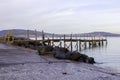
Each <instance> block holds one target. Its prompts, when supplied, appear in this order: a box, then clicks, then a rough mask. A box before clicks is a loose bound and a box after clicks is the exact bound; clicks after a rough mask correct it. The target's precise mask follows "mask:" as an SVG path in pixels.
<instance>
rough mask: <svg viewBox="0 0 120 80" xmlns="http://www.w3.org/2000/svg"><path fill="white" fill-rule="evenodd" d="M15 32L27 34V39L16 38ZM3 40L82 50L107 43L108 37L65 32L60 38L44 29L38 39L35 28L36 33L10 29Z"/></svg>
mask: <svg viewBox="0 0 120 80" xmlns="http://www.w3.org/2000/svg"><path fill="white" fill-rule="evenodd" d="M15 34H24V35H25V36H26V39H23V40H22V39H20V40H19V39H18V40H16V39H15V36H14V35H15ZM30 35H34V36H35V39H34V40H31V39H30ZM4 38H5V39H4ZM3 41H6V42H7V43H14V42H33V43H42V44H47V45H49V46H53V47H54V46H58V47H64V48H67V49H69V50H71V51H74V50H76V51H81V50H84V49H87V48H94V47H100V46H104V45H107V39H106V38H105V37H100V36H99V38H97V37H95V36H91V37H89V39H88V37H86V38H85V37H84V38H83V37H82V38H81V37H77V36H76V37H75V36H73V34H70V36H69V37H68V36H66V35H65V34H64V35H63V36H60V37H59V38H56V37H55V34H53V35H52V36H50V37H47V38H46V36H45V34H44V32H43V31H42V34H41V39H38V34H37V31H36V30H35V32H34V33H30V32H29V30H27V32H26V33H14V31H13V30H12V32H10V31H8V34H6V36H5V37H3Z"/></svg>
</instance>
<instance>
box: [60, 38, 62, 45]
mask: <svg viewBox="0 0 120 80" xmlns="http://www.w3.org/2000/svg"><path fill="white" fill-rule="evenodd" d="M60 47H62V42H61V36H60Z"/></svg>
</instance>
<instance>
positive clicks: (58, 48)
mask: <svg viewBox="0 0 120 80" xmlns="http://www.w3.org/2000/svg"><path fill="white" fill-rule="evenodd" d="M53 51H60V52H64V53H67V52H69V50H68V49H67V48H63V47H57V46H55V47H54V49H53Z"/></svg>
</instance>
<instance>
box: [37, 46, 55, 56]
mask: <svg viewBox="0 0 120 80" xmlns="http://www.w3.org/2000/svg"><path fill="white" fill-rule="evenodd" d="M52 50H53V47H52V46H41V47H39V49H38V52H39V55H45V54H47V53H48V52H51V51H52Z"/></svg>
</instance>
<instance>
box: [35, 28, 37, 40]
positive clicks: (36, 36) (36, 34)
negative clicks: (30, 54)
mask: <svg viewBox="0 0 120 80" xmlns="http://www.w3.org/2000/svg"><path fill="white" fill-rule="evenodd" d="M35 40H36V41H37V31H36V29H35Z"/></svg>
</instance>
